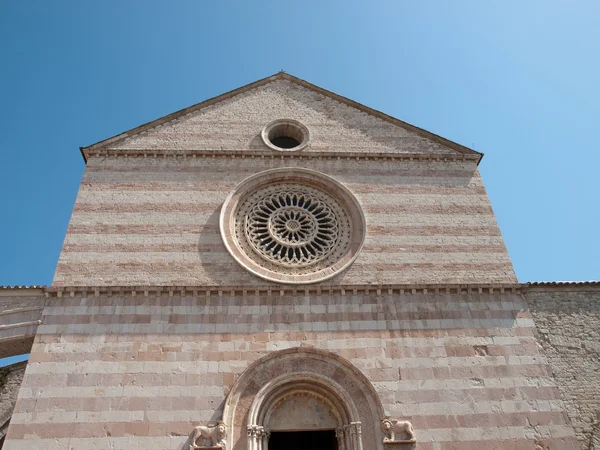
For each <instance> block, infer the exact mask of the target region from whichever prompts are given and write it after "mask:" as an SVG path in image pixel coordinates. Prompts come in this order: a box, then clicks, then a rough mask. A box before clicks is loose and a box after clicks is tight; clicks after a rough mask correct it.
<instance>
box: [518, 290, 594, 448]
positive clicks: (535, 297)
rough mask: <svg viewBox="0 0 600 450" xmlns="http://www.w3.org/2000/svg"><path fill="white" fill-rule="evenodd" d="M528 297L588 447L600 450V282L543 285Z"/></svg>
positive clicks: (543, 343)
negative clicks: (575, 284)
mask: <svg viewBox="0 0 600 450" xmlns="http://www.w3.org/2000/svg"><path fill="white" fill-rule="evenodd" d="M526 299H527V302H528V304H529V307H530V310H531V313H532V314H533V317H534V319H535V323H536V326H537V329H538V337H539V343H540V345H541V346H542V347H543V348H544V352H545V354H546V356H547V358H548V362H549V364H550V367H551V369H552V375H553V376H554V379H555V380H556V383H557V385H558V387H559V389H560V391H561V394H562V398H563V400H564V402H565V406H566V409H567V411H568V413H569V417H570V418H571V421H572V423H573V426H574V427H575V431H576V434H577V438H578V439H579V441H580V442H581V445H582V448H583V449H586V450H587V449H590V450H592V449H595V450H598V449H600V286H599V285H598V284H596V285H592V286H580V287H578V286H573V285H571V286H565V287H560V286H538V287H531V288H529V289H528V290H527V293H526Z"/></svg>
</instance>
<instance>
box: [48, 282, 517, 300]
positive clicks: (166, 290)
mask: <svg viewBox="0 0 600 450" xmlns="http://www.w3.org/2000/svg"><path fill="white" fill-rule="evenodd" d="M527 287H528V285H527V284H520V283H513V284H414V285H413V284H395V285H336V286H327V285H321V286H318V285H306V286H288V285H285V286H279V285H263V286H60V287H58V286H50V287H47V288H46V289H45V293H46V296H49V297H50V296H52V297H67V296H69V297H71V296H73V297H74V296H76V295H92V296H96V297H99V296H101V295H127V296H146V297H147V296H157V295H168V296H175V295H177V296H187V295H194V296H197V295H201V296H223V295H232V294H234V295H241V296H256V295H267V296H284V295H310V294H312V295H315V294H316V295H328V294H329V295H333V294H336V295H337V294H340V295H359V294H360V295H365V294H370V293H374V294H377V295H384V294H385V295H392V294H396V295H414V294H519V293H522V292H523V291H524V290H526V289H527Z"/></svg>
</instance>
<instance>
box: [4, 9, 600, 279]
mask: <svg viewBox="0 0 600 450" xmlns="http://www.w3.org/2000/svg"><path fill="white" fill-rule="evenodd" d="M598 20H600V2H598V1H588V2H586V1H583V0H582V1H577V2H568V1H564V2H554V1H527V2H517V1H504V2H482V1H480V0H477V1H475V0H474V1H456V2H446V1H435V2H434V1H419V2H417V1H412V2H408V1H398V0H394V1H388V2H385V1H371V2H364V1H363V2H353V1H348V0H346V1H319V2H316V1H302V2H281V1H279V2H276V1H248V0H245V1H236V2H227V1H219V2H208V1H204V2H203V1H172V2H164V1H160V2H159V1H151V0H143V1H141V0H140V1H124V2H117V1H103V2H80V1H57V2H48V1H38V2H33V1H16V0H15V1H8V0H7V1H3V2H0V54H1V70H0V104H1V105H2V107H1V108H0V115H1V118H0V119H1V120H0V208H1V209H0V214H1V218H2V220H0V244H1V245H0V251H1V253H0V255H1V256H0V285H13V284H50V283H51V281H52V276H53V272H54V268H55V265H56V262H57V259H58V255H59V252H60V248H61V245H62V240H63V237H64V233H65V231H66V228H67V224H68V221H69V216H70V211H71V208H72V206H73V203H74V201H75V196H76V194H77V188H78V183H79V181H80V179H81V176H82V173H83V169H84V164H83V161H82V158H81V156H80V153H79V147H80V146H85V145H89V144H92V143H94V142H96V141H99V140H102V139H104V138H106V137H109V136H111V135H114V134H117V133H119V132H121V131H124V130H127V129H129V128H132V127H134V126H137V125H139V124H141V123H144V122H147V121H150V120H153V119H155V118H158V117H160V116H162V115H165V114H167V113H170V112H172V111H175V110H178V109H181V108H183V107H186V106H189V105H191V104H194V103H197V102H200V101H202V100H205V99H207V98H210V97H213V96H215V95H218V94H221V93H223V92H226V91H228V90H231V89H234V88H237V87H239V86H242V85H244V84H247V83H250V82H252V81H255V80H256V79H259V78H263V77H265V76H268V75H271V74H273V73H275V72H277V71H279V70H281V69H283V70H285V71H287V72H289V73H291V74H293V75H295V76H298V77H300V78H303V79H305V80H307V81H310V82H312V83H314V84H317V85H319V86H322V87H324V88H326V89H329V90H332V91H334V92H336V93H339V94H341V95H344V96H347V97H350V98H352V99H354V100H356V101H358V102H361V103H364V104H366V105H368V106H370V107H373V108H376V109H378V110H381V111H384V112H386V113H388V114H390V115H393V116H395V117H398V118H400V119H402V120H404V121H407V122H409V123H412V124H414V125H417V126H419V127H422V128H425V129H427V130H430V131H432V132H434V133H437V134H439V135H442V136H444V137H446V138H448V139H451V140H454V141H456V142H458V143H461V144H464V145H466V146H469V147H474V148H475V149H476V150H478V151H481V152H484V153H485V157H484V159H483V161H482V163H481V166H480V168H481V171H482V174H483V177H484V181H485V183H486V186H487V189H488V193H489V195H490V197H491V200H492V204H493V206H494V210H495V212H496V215H497V217H498V221H499V224H500V228H501V230H502V232H503V235H504V237H505V240H506V243H507V246H508V249H509V252H510V255H511V257H512V260H513V263H514V265H515V269H516V271H517V275H518V277H519V280H520V281H523V282H525V281H540V280H588V279H598V278H600V259H599V258H598V255H599V254H600V239H598V222H599V221H600V220H599V219H600V212H599V211H600V207H598V203H599V198H598V197H599V193H600V181H599V178H600V177H599V176H598V165H599V164H600V153H599V151H598V147H599V145H598V140H597V131H598V119H599V117H600V87H599V85H598V80H600V57H599V56H598V55H600V27H598Z"/></svg>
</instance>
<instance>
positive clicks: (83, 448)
mask: <svg viewBox="0 0 600 450" xmlns="http://www.w3.org/2000/svg"><path fill="white" fill-rule="evenodd" d="M9 430H10V429H9ZM190 431H191V428H190ZM9 437H10V432H9ZM187 439H188V437H187V436H170V437H168V436H165V437H160V436H149V437H146V436H127V437H105V438H97V437H95V438H58V439H56V438H49V439H31V438H29V439H10V440H7V441H6V442H5V443H4V447H3V450H32V449H35V450H65V449H77V450H115V449H144V450H165V449H180V448H182V447H183V444H185V442H186V441H187Z"/></svg>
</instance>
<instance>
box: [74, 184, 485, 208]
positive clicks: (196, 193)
mask: <svg viewBox="0 0 600 450" xmlns="http://www.w3.org/2000/svg"><path fill="white" fill-rule="evenodd" d="M221 184H222V185H223V189H225V190H220V191H219V190H210V191H205V190H199V189H196V188H191V189H183V188H182V189H181V190H178V191H174V190H173V191H172V190H168V191H167V190H164V191H161V190H152V191H136V192H135V194H134V195H132V193H131V192H130V191H128V190H126V189H125V190H122V191H119V190H110V191H103V190H101V189H98V188H97V189H94V190H91V189H85V190H82V191H80V193H79V196H78V197H77V203H86V204H94V203H106V204H110V205H116V204H124V205H128V204H132V205H135V204H140V203H148V204H173V203H176V204H183V203H185V204H189V205H214V204H219V205H220V204H221V203H223V201H224V200H225V197H226V196H227V194H228V193H229V192H228V190H227V188H228V187H229V186H232V183H221ZM233 184H235V183H233ZM211 189H214V186H212V187H211ZM230 189H231V188H230ZM358 195H360V199H361V201H362V203H363V204H364V205H390V204H398V201H401V204H402V205H406V206H411V207H412V206H438V205H441V206H444V205H447V206H451V207H453V206H490V202H489V200H488V199H487V197H486V196H485V195H483V194H480V195H461V194H460V193H456V192H451V193H448V194H436V193H435V190H432V192H431V193H427V194H411V193H405V192H398V193H395V192H393V191H388V192H387V193H386V195H381V193H380V192H377V193H372V194H371V193H360V194H358Z"/></svg>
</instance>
